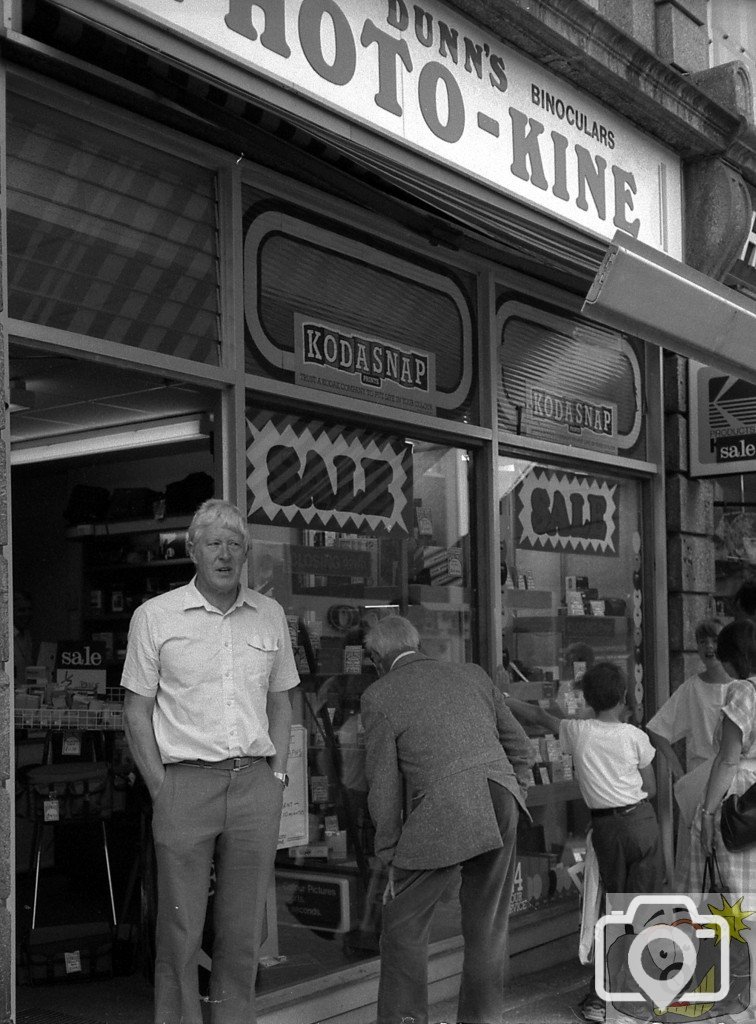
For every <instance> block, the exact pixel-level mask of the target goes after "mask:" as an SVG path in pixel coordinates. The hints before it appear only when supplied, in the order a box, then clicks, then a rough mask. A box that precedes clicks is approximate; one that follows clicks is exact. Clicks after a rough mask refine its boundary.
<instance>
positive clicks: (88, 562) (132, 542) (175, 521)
mask: <svg viewBox="0 0 756 1024" xmlns="http://www.w3.org/2000/svg"><path fill="white" fill-rule="evenodd" d="M187 526H188V520H187V519H186V518H172V519H165V520H155V519H150V520H147V519H145V520H141V519H140V520H126V521H123V522H108V523H85V524H82V525H80V526H75V527H72V528H71V529H70V530H69V531H68V537H69V539H71V540H76V541H78V542H79V543H80V544H81V549H82V604H81V608H82V612H81V621H82V629H81V636H82V638H83V639H85V640H86V641H88V642H89V643H90V644H91V645H92V647H93V649H95V650H97V651H98V652H99V653H100V654H101V655H102V658H103V664H104V665H105V666H106V668H107V673H108V684H109V685H112V684H114V683H117V681H118V677H119V675H120V669H121V666H122V664H123V658H124V657H125V653H126V641H127V637H128V626H129V621H130V619H131V616H132V614H133V612H134V609H135V608H136V607H137V606H138V605H140V604H142V602H143V601H145V600H147V599H148V598H150V597H154V596H155V595H157V594H161V593H164V592H166V591H168V590H171V589H173V588H174V587H176V586H181V585H182V584H184V583H186V582H187V581H188V580H189V579H191V577H192V575H193V567H192V561H191V559H190V558H189V557H188V555H187V551H186V530H187Z"/></svg>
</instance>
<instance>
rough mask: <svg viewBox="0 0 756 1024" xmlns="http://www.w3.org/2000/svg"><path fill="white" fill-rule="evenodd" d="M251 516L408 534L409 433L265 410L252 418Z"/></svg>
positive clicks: (255, 519)
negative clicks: (382, 431)
mask: <svg viewBox="0 0 756 1024" xmlns="http://www.w3.org/2000/svg"><path fill="white" fill-rule="evenodd" d="M247 506H248V507H247V517H248V519H249V521H250V522H254V523H267V524H274V525H278V526H299V527H303V528H305V529H313V530H337V531H342V532H347V533H349V532H351V533H361V532H363V533H371V534H376V533H377V534H381V533H382V534H407V533H409V522H410V518H411V511H412V448H411V446H410V445H409V444H408V443H407V442H406V441H405V440H404V439H403V438H399V437H395V436H390V435H387V434H379V433H375V432H373V431H368V430H360V429H356V428H351V427H345V426H333V427H332V426H327V425H326V424H324V423H321V422H319V421H317V420H309V419H304V418H300V417H297V416H286V415H271V414H270V413H267V412H260V413H257V414H256V415H254V416H252V418H250V419H248V420H247Z"/></svg>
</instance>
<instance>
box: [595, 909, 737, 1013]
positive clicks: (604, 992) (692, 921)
mask: <svg viewBox="0 0 756 1024" xmlns="http://www.w3.org/2000/svg"><path fill="white" fill-rule="evenodd" d="M670 921H675V922H676V923H675V924H671V923H669V922H670ZM681 922H684V923H685V926H684V927H683V926H681ZM627 925H630V926H631V929H632V931H633V932H635V934H634V937H633V939H632V941H631V943H630V945H629V948H628V949H627V969H628V971H629V973H630V976H631V977H632V979H633V981H634V982H635V984H636V986H637V989H636V990H635V991H627V992H617V991H615V992H612V991H609V988H608V987H607V984H606V981H605V971H604V968H605V964H606V962H607V961H606V953H607V945H606V943H607V929H609V932H610V935H611V936H614V937H617V936H618V935H619V934H620V933H621V934H622V935H624V934H625V930H626V926H627ZM618 926H620V927H619V928H618ZM709 939H714V940H715V941H716V940H717V939H718V940H719V949H718V952H719V972H718V973H719V980H720V986H719V988H718V989H717V990H716V991H707V992H706V993H701V992H695V991H690V992H688V991H685V988H686V986H687V984H688V982H689V981H690V980H691V978H692V977H693V975H694V974H695V971H696V966H697V963H698V943H699V942H700V941H707V940H709ZM595 940H596V956H595V963H596V971H595V975H596V976H595V984H596V992H597V994H598V996H599V997H600V998H601V999H604V1000H606V1001H607V1002H613V1003H624V1002H643V1001H644V999H648V1000H650V1001H651V1003H652V1004H653V1005H654V1007H657V1008H660V1009H661V1008H664V1007H667V1006H669V1005H670V1004H672V1003H674V1002H676V1001H679V1002H684V1003H696V1002H699V1003H700V1002H702V1001H704V1000H705V1001H706V1002H707V1003H712V1002H716V1001H717V1000H719V999H724V998H725V997H726V996H727V994H728V992H729V989H730V930H729V927H728V925H727V922H726V921H725V919H724V918H723V917H720V916H718V915H716V914H701V913H699V912H698V909H697V908H696V905H695V903H694V902H693V900H692V899H691V898H690V897H689V896H680V895H672V896H662V895H660V896H655V897H653V898H649V897H648V896H636V897H634V898H633V899H632V900H631V902H630V904H629V906H628V908H627V910H626V911H624V912H623V911H616V910H615V911H613V912H612V913H611V914H606V915H605V916H604V917H601V918H599V920H598V921H597V922H596V930H595ZM610 980H611V979H610Z"/></svg>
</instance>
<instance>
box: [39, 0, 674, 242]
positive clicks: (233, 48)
mask: <svg viewBox="0 0 756 1024" xmlns="http://www.w3.org/2000/svg"><path fill="white" fill-rule="evenodd" d="M59 6H63V7H66V8H69V9H71V10H74V11H76V12H77V13H79V14H83V15H86V16H87V17H88V18H90V19H93V20H95V21H97V22H99V23H100V24H101V25H102V26H103V27H104V28H106V29H109V30H111V31H118V32H119V33H126V34H131V35H133V36H138V37H139V38H140V39H141V38H142V37H143V36H144V33H143V31H142V30H141V27H140V26H139V25H135V24H134V23H133V21H132V20H131V19H130V18H125V19H123V20H122V21H119V20H118V19H114V16H113V11H114V9H117V10H120V11H122V12H126V13H127V14H136V15H137V16H138V17H139V18H140V19H146V20H147V21H149V22H151V23H152V24H154V25H156V26H158V27H161V28H163V29H166V30H168V32H167V34H166V35H162V34H161V37H160V40H159V45H160V47H161V48H162V49H164V50H166V51H167V52H169V53H171V51H173V53H172V55H173V57H174V58H177V59H178V60H179V61H183V62H184V63H185V64H186V63H188V58H187V49H186V42H187V41H189V42H190V43H191V44H193V46H194V47H195V48H196V50H197V53H196V56H195V54H192V58H191V62H192V64H193V65H195V66H196V68H198V69H200V71H203V70H204V71H205V72H206V73H208V74H210V75H212V77H213V79H214V80H215V79H218V78H225V79H226V80H227V81H228V82H229V84H230V85H232V86H233V87H235V88H237V89H239V90H241V91H242V92H246V93H247V94H248V95H250V96H255V95H258V94H262V93H264V95H265V100H266V102H268V103H270V102H273V103H275V104H277V105H278V106H279V108H280V109H281V110H282V111H284V112H286V111H287V110H290V109H291V108H292V106H293V107H294V108H295V112H296V113H297V114H298V115H299V116H307V111H306V109H305V108H303V107H302V105H301V103H298V102H297V101H298V100H302V99H304V100H312V101H314V102H315V103H317V104H319V105H323V106H326V107H328V108H330V109H331V110H334V111H336V112H338V113H340V114H343V115H345V116H346V118H347V119H349V120H350V121H356V122H358V123H361V124H363V125H364V126H366V127H368V128H369V129H371V130H374V131H377V132H379V133H381V134H383V135H384V136H387V137H389V138H391V139H393V140H395V141H398V142H399V143H400V144H401V145H403V146H406V147H410V148H412V149H415V150H417V151H419V152H421V153H423V154H425V155H427V156H430V157H431V158H432V159H434V160H436V161H440V162H442V163H444V164H447V165H451V166H453V167H455V168H457V169H459V170H461V171H462V172H463V173H464V174H466V175H468V176H471V177H474V178H476V179H478V180H480V181H482V182H484V183H485V184H487V185H489V186H492V187H493V188H495V189H498V190H500V191H502V192H506V193H509V194H512V195H515V196H517V197H519V198H521V199H523V200H524V201H526V202H528V203H530V204H531V205H534V206H537V207H539V208H541V209H545V210H547V211H550V212H552V213H554V214H555V215H556V216H558V217H561V218H564V219H567V220H569V221H572V222H574V223H576V224H579V225H580V226H581V227H582V228H584V229H587V230H589V231H592V232H594V233H596V234H598V235H599V236H601V237H603V238H611V237H612V236H613V234H614V232H615V230H616V229H620V230H622V231H626V232H628V233H629V234H631V235H635V236H637V237H639V238H640V239H641V240H642V241H645V242H647V243H648V244H649V245H653V246H656V247H657V248H662V247H664V248H665V249H666V251H668V252H669V253H670V254H671V255H672V256H677V257H679V256H680V255H681V176H680V161H679V160H678V158H677V157H676V156H675V155H674V154H673V153H672V152H671V151H670V150H667V149H665V148H664V147H662V146H660V145H658V144H657V143H655V142H653V141H651V140H650V139H649V138H648V137H647V136H645V135H644V134H643V133H642V132H640V131H638V130H637V129H636V128H634V127H633V126H632V125H631V124H630V122H628V121H625V120H624V119H623V118H621V117H620V116H619V115H617V114H615V113H614V112H613V111H611V110H608V109H606V108H604V107H603V106H601V105H600V104H599V103H597V102H596V101H595V100H593V98H592V97H591V96H589V95H586V94H583V93H581V92H579V91H578V90H576V89H574V88H573V87H571V86H570V85H568V84H567V83H565V82H563V81H562V80H561V79H559V78H557V77H556V76H555V75H552V74H551V73H550V72H548V71H547V70H545V69H544V68H542V67H541V66H540V65H538V64H537V63H535V62H533V61H531V60H529V59H527V58H525V57H523V56H521V55H520V54H519V53H518V52H517V51H516V50H512V49H510V48H509V47H508V46H506V44H505V43H504V42H503V41H502V40H501V39H499V38H497V37H496V36H494V35H493V34H491V33H490V32H487V31H485V30H484V29H482V28H480V27H479V26H477V25H476V24H475V23H474V22H471V21H469V20H467V19H466V18H463V17H462V16H460V15H459V14H458V13H457V12H455V11H452V10H451V9H450V8H447V7H445V6H443V5H442V4H440V3H436V2H432V3H431V2H429V3H424V4H415V3H409V2H408V0H254V2H253V0H182V2H180V3H175V2H171V3H168V2H166V0H108V2H99V3H94V2H92V0H60V3H59ZM146 41H147V42H148V43H149V40H146ZM218 57H220V58H221V59H222V61H223V62H224V64H225V67H224V66H222V65H221V66H219V64H218V60H217V58H218ZM260 76H262V77H264V78H267V79H269V80H272V81H274V82H278V83H280V84H281V85H282V86H283V90H282V92H281V94H280V95H278V96H274V97H271V93H270V90H269V89H266V88H264V87H262V88H261V85H260V82H259V81H258V79H259V77H260ZM292 97H294V99H292ZM310 116H311V115H310ZM314 120H316V119H314ZM328 127H329V130H332V131H334V132H336V133H337V134H343V135H345V136H348V137H350V138H351V136H352V133H351V132H350V131H349V129H348V127H346V126H344V125H340V124H339V123H337V122H335V121H334V122H332V123H329V125H328ZM365 144H366V145H369V141H368V140H366V143H365Z"/></svg>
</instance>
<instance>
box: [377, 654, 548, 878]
mask: <svg viewBox="0 0 756 1024" xmlns="http://www.w3.org/2000/svg"><path fill="white" fill-rule="evenodd" d="M362 720H363V725H364V728H365V748H366V771H367V778H368V785H369V794H368V805H369V808H370V814H371V817H372V818H373V822H374V824H375V827H376V838H375V852H376V854H377V856H378V857H379V858H380V859H381V860H382V861H383V862H384V863H385V864H392V863H393V864H395V865H396V866H397V867H399V868H406V869H428V868H439V867H447V866H449V865H451V864H459V863H461V862H462V861H464V860H468V859H469V858H470V857H475V856H477V854H479V853H484V852H485V851H486V850H493V849H496V848H497V847H501V845H502V841H501V835H500V833H499V828H498V826H497V822H496V816H495V814H494V809H493V804H492V802H491V796H490V792H489V785H488V780H489V779H491V780H493V781H494V782H497V783H499V784H500V785H501V786H504V787H505V788H507V789H508V790H510V792H511V793H512V794H513V795H514V797H515V799H516V800H517V801H518V803H519V804H520V806H521V807H522V809H523V810H524V811H525V813H526V814H527V809H526V807H525V800H524V789H523V788H521V786H520V784H519V783H518V780H517V773H518V772H520V773H521V772H522V771H523V770H524V769H527V768H529V767H531V765H532V764H533V758H532V757H531V755H530V747H529V743H528V739H527V736H526V734H525V732H524V730H523V729H522V727H521V726H520V725H519V723H518V722H517V721H516V720H515V718H514V717H513V715H512V713H511V711H510V710H509V708H508V707H507V706H506V704H505V703H504V698H503V697H502V695H501V693H500V692H499V691H498V690H497V689H496V687H495V686H494V684H493V682H492V681H491V679H490V677H489V676H488V675H487V674H486V673H485V672H484V671H483V669H482V668H480V667H479V666H478V665H470V664H468V665H451V664H447V663H445V662H438V661H432V660H431V659H430V658H427V657H426V656H425V655H423V654H419V653H418V654H413V655H408V656H406V657H404V658H402V659H401V660H400V661H399V662H398V663H397V664H396V667H395V668H394V669H392V671H390V672H388V673H387V674H386V675H385V676H382V677H381V678H380V679H379V680H377V682H375V683H373V685H372V686H370V687H369V688H368V689H367V690H366V691H365V693H364V694H363V695H362Z"/></svg>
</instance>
